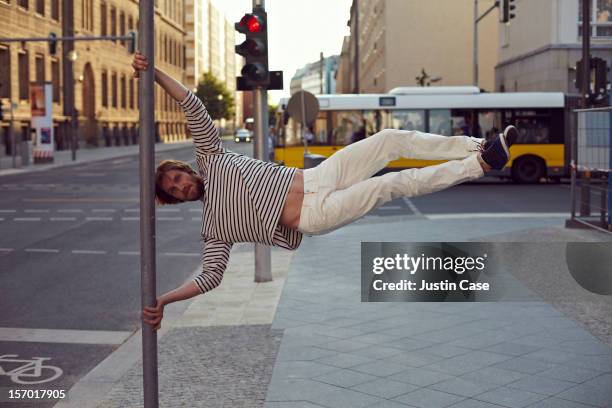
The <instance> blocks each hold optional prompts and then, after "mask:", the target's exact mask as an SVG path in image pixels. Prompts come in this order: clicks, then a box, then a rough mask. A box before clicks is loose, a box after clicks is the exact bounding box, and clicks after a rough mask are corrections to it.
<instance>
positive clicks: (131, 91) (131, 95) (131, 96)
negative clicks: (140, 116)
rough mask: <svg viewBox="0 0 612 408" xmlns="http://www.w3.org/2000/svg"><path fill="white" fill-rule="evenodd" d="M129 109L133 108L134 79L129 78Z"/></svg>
mask: <svg viewBox="0 0 612 408" xmlns="http://www.w3.org/2000/svg"><path fill="white" fill-rule="evenodd" d="M130 109H134V79H133V78H130Z"/></svg>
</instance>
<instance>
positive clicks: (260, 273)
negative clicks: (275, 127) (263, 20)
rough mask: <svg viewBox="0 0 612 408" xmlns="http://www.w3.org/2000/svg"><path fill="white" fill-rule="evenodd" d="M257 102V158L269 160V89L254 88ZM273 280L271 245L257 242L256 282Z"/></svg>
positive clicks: (260, 1) (256, 3) (260, 0)
mask: <svg viewBox="0 0 612 408" xmlns="http://www.w3.org/2000/svg"><path fill="white" fill-rule="evenodd" d="M257 6H261V7H263V8H265V6H266V5H265V1H264V0H253V8H255V7H257ZM253 99H254V102H255V106H254V108H255V146H254V147H255V158H256V159H259V160H264V161H268V158H269V155H268V123H269V120H268V90H267V89H266V88H263V87H257V88H255V89H254V90H253ZM271 280H272V266H271V260H270V247H269V246H267V245H262V244H255V282H269V281H271Z"/></svg>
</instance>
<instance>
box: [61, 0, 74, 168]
mask: <svg viewBox="0 0 612 408" xmlns="http://www.w3.org/2000/svg"><path fill="white" fill-rule="evenodd" d="M62 36H63V37H74V0H65V1H63V2H62ZM72 50H74V41H62V56H63V58H62V74H63V77H64V87H63V91H64V116H66V117H69V118H73V117H74V109H75V106H74V66H73V65H74V64H73V62H72V61H71V60H70V58H68V54H69V53H70V51H72ZM71 120H72V119H71ZM64 130H65V131H66V132H67V133H68V134H67V136H68V138H69V139H70V148H71V150H72V160H75V159H76V153H75V151H74V150H75V148H76V139H77V137H78V134H77V130H76V129H75V127H74V126H73V125H72V123H70V125H68V126H66V127H65V128H64Z"/></svg>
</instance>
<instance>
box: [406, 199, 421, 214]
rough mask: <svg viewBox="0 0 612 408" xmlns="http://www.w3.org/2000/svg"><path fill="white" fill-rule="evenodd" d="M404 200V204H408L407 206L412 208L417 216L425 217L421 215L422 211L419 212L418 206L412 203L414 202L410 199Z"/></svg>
mask: <svg viewBox="0 0 612 408" xmlns="http://www.w3.org/2000/svg"><path fill="white" fill-rule="evenodd" d="M402 199H403V200H404V202H405V203H406V205H407V206H408V207H409V208H410V210H411V211H412V212H413V213H414V214H415V215H423V214H422V213H421V211H419V209H418V208H417V206H416V205H414V203H413V202H412V200H410V199H409V198H408V197H402Z"/></svg>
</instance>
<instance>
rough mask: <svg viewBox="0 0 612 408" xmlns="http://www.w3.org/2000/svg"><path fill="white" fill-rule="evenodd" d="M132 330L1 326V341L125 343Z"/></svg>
mask: <svg viewBox="0 0 612 408" xmlns="http://www.w3.org/2000/svg"><path fill="white" fill-rule="evenodd" d="M131 335H132V332H129V331H105V330H58V329H22V328H15V327H0V341H19V342H36V343H76V344H112V345H120V344H123V343H124V342H125V341H126V340H127V339H128V338H129V337H130V336H131Z"/></svg>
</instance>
